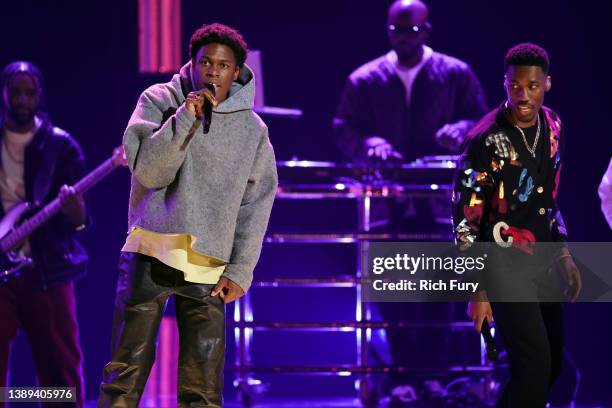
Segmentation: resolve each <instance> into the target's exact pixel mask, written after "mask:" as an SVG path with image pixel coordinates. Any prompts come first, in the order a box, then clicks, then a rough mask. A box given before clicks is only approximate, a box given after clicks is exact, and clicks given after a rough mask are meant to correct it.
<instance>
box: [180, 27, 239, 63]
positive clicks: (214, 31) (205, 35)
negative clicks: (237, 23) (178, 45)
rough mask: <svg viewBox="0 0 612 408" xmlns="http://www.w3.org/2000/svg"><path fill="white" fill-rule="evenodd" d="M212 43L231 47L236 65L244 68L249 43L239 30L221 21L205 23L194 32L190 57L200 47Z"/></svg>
mask: <svg viewBox="0 0 612 408" xmlns="http://www.w3.org/2000/svg"><path fill="white" fill-rule="evenodd" d="M212 43H217V44H223V45H227V46H228V47H230V48H231V49H232V51H234V56H235V57H236V65H237V66H238V67H239V68H242V66H243V65H244V61H246V56H247V52H248V48H247V44H246V42H245V41H244V38H242V34H240V32H239V31H238V30H236V29H233V28H231V27H228V26H226V25H224V24H220V23H212V24H204V25H203V26H202V27H201V28H199V29H197V30H196V31H195V33H193V35H192V36H191V40H190V42H189V58H191V60H193V59H194V58H195V56H196V54H197V53H198V50H199V49H200V48H202V47H203V46H204V45H206V44H212Z"/></svg>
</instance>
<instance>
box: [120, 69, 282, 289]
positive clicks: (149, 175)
mask: <svg viewBox="0 0 612 408" xmlns="http://www.w3.org/2000/svg"><path fill="white" fill-rule="evenodd" d="M190 66H191V63H188V64H186V65H185V66H183V68H182V69H181V71H180V73H179V74H175V75H174V76H173V78H172V80H171V81H170V82H168V83H165V84H156V85H153V86H151V87H149V88H148V89H147V90H145V91H144V92H143V93H142V95H141V96H140V99H139V100H138V104H137V105H136V109H135V110H134V113H133V114H132V117H131V118H130V121H129V123H128V126H127V129H126V131H125V135H124V137H123V143H124V146H125V150H126V155H127V158H128V163H129V166H130V170H131V171H132V189H131V193H130V207H129V213H128V225H129V230H130V231H131V230H132V228H133V227H140V228H144V229H146V230H149V231H154V232H159V233H179V234H191V235H193V236H195V237H196V240H195V243H193V249H194V250H196V251H197V252H199V253H202V254H204V255H207V256H210V257H213V258H216V259H219V260H221V261H223V262H226V263H227V264H228V265H227V267H226V268H225V272H224V274H223V275H224V276H226V277H227V278H229V279H231V280H232V281H234V282H236V283H237V284H238V285H240V287H241V288H242V289H244V291H245V292H246V291H247V290H248V289H249V287H250V285H251V281H252V279H253V269H254V267H255V264H256V263H257V260H258V258H259V254H260V251H261V244H262V240H263V235H264V233H265V230H266V227H267V224H268V219H269V217H270V211H271V208H272V202H273V200H274V196H275V193H276V187H277V183H278V179H277V175H276V164H275V160H274V152H273V150H272V146H271V144H270V141H269V139H268V128H267V127H266V125H265V124H264V123H263V121H262V120H261V118H260V117H259V116H257V114H256V113H254V112H253V110H252V108H253V98H254V94H255V78H254V76H253V72H252V71H251V70H250V69H249V68H248V67H247V66H246V65H245V66H243V68H242V69H241V70H240V74H239V77H238V79H237V80H236V81H235V82H234V84H233V85H232V89H231V91H230V94H229V97H228V98H227V99H226V100H225V101H223V102H221V103H220V104H219V105H218V106H217V107H216V108H215V109H214V111H213V115H212V124H211V126H210V131H209V133H207V134H204V133H203V131H202V126H201V123H200V121H199V120H196V119H195V116H194V115H193V114H191V113H190V112H188V111H187V109H186V108H185V105H184V104H183V102H184V101H185V96H186V95H187V94H188V93H189V92H190V91H191V81H190V80H189V78H190V76H189V72H190ZM194 132H195V133H194ZM191 134H193V137H191V138H190V135H191Z"/></svg>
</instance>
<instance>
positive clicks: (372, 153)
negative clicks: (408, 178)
mask: <svg viewBox="0 0 612 408" xmlns="http://www.w3.org/2000/svg"><path fill="white" fill-rule="evenodd" d="M365 148H366V153H367V154H368V157H374V158H378V159H382V160H387V159H388V158H394V159H399V160H402V159H403V158H404V157H403V156H402V155H401V154H400V153H398V152H396V151H395V150H394V149H393V146H391V143H389V142H388V141H387V140H386V139H383V138H382V137H379V136H370V137H368V138H367V139H366V140H365Z"/></svg>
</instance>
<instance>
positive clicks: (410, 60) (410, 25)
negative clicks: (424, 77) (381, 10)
mask: <svg viewBox="0 0 612 408" xmlns="http://www.w3.org/2000/svg"><path fill="white" fill-rule="evenodd" d="M430 29H431V26H430V25H429V10H428V9H427V6H426V5H425V4H424V3H423V2H421V1H419V0H397V1H396V2H395V3H393V4H392V5H391V7H389V14H388V17H387V33H388V35H389V43H390V44H391V48H393V49H394V50H395V52H396V53H397V56H398V59H399V62H400V64H401V65H403V66H406V67H413V66H415V65H416V64H418V63H419V62H420V61H421V58H422V57H423V44H425V41H427V38H429V31H430Z"/></svg>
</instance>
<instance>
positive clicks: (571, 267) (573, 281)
mask: <svg viewBox="0 0 612 408" xmlns="http://www.w3.org/2000/svg"><path fill="white" fill-rule="evenodd" d="M560 264H561V276H562V277H563V280H564V282H565V285H566V287H565V289H564V291H563V294H564V295H565V296H567V298H568V299H569V301H570V302H575V301H576V299H578V295H580V290H581V289H582V279H581V278H580V271H579V270H578V267H577V266H576V263H575V262H574V259H573V258H572V257H571V256H564V257H563V258H561V260H560Z"/></svg>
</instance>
